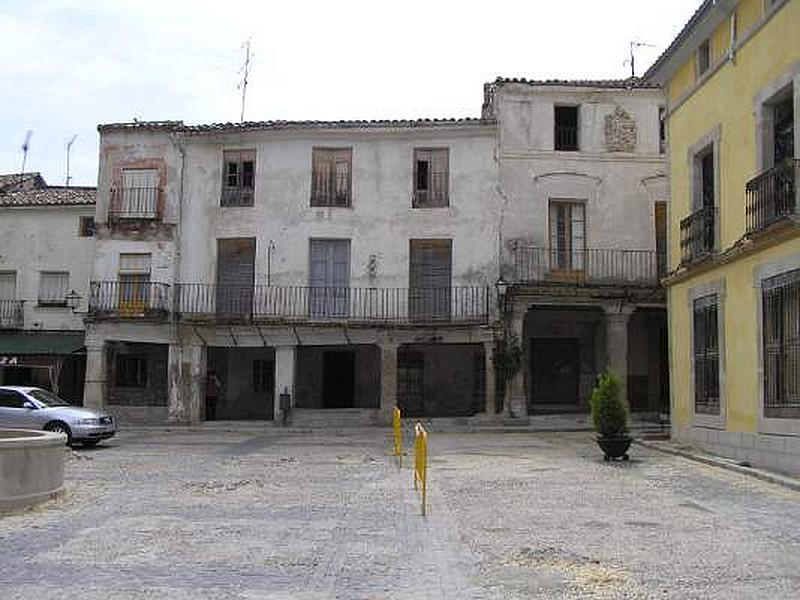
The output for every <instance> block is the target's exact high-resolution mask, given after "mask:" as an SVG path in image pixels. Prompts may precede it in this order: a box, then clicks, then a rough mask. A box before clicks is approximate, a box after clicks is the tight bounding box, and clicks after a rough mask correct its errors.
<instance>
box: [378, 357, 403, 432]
mask: <svg viewBox="0 0 800 600" xmlns="http://www.w3.org/2000/svg"><path fill="white" fill-rule="evenodd" d="M398 347H399V345H398V344H395V343H391V342H387V343H383V344H380V350H381V404H380V406H381V409H380V412H381V416H380V419H381V422H382V423H385V424H389V423H391V422H392V410H393V409H394V407H395V405H396V404H397V348H398Z"/></svg>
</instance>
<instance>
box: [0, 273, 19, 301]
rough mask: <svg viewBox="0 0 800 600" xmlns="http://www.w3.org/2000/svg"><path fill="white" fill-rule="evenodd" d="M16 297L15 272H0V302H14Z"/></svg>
mask: <svg viewBox="0 0 800 600" xmlns="http://www.w3.org/2000/svg"><path fill="white" fill-rule="evenodd" d="M16 297H17V272H16V271H0V300H14V299H16Z"/></svg>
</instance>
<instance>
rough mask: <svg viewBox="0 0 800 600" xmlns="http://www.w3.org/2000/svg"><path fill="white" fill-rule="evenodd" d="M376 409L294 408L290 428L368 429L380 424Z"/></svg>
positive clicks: (378, 412)
mask: <svg viewBox="0 0 800 600" xmlns="http://www.w3.org/2000/svg"><path fill="white" fill-rule="evenodd" d="M380 417H381V415H380V411H379V410H378V409H377V408H327V409H313V408H295V409H292V412H291V426H292V427H305V428H321V429H325V428H332V429H335V428H343V427H369V426H375V425H380V424H381V419H380Z"/></svg>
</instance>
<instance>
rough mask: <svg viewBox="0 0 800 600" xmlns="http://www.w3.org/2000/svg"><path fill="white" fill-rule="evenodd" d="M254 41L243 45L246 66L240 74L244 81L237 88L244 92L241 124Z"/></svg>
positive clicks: (248, 39)
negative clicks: (251, 44) (251, 46)
mask: <svg viewBox="0 0 800 600" xmlns="http://www.w3.org/2000/svg"><path fill="white" fill-rule="evenodd" d="M252 39H253V36H250V37H249V38H247V41H246V42H245V43H244V44H242V48H244V64H243V65H242V68H241V69H239V73H240V74H241V75H242V81H241V82H240V83H239V85H238V86H236V87H237V88H239V89H241V90H242V114H241V115H240V116H239V122H240V123H244V102H245V97H246V95H247V78H248V77H249V76H250V41H251V40H252Z"/></svg>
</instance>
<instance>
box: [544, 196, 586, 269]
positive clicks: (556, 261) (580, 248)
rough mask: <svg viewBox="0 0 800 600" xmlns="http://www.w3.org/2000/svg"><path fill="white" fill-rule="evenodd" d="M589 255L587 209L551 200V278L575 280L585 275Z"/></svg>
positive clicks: (572, 203) (583, 206) (580, 205)
mask: <svg viewBox="0 0 800 600" xmlns="http://www.w3.org/2000/svg"><path fill="white" fill-rule="evenodd" d="M585 253H586V206H585V204H584V203H583V202H567V201H563V200H551V201H550V275H551V277H553V278H556V279H568V280H569V279H574V278H577V277H580V276H582V275H583V271H584V258H585Z"/></svg>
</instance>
